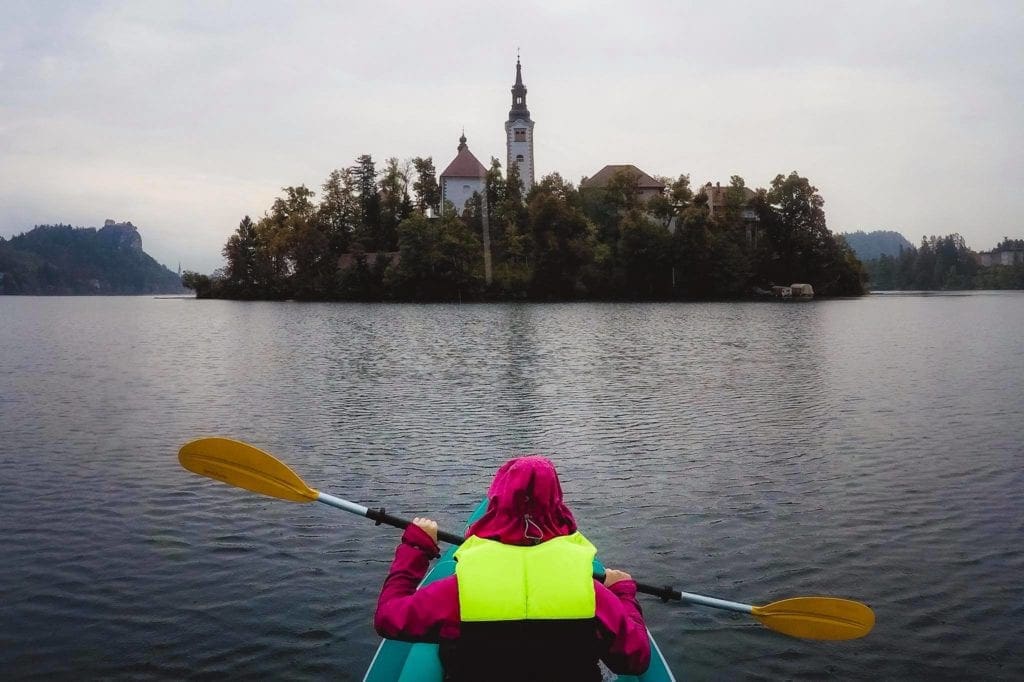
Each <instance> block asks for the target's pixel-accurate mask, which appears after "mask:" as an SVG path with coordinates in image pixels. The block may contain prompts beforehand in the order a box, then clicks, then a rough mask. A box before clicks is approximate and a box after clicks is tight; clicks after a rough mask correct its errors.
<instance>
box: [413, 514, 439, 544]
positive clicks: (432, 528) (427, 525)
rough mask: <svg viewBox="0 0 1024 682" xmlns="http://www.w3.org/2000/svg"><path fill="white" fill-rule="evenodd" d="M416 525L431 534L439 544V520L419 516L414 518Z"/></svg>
mask: <svg viewBox="0 0 1024 682" xmlns="http://www.w3.org/2000/svg"><path fill="white" fill-rule="evenodd" d="M412 523H413V525H414V526H417V527H418V528H419V529H420V530H422V531H423V532H424V533H426V534H427V535H429V536H430V539H431V540H433V541H434V544H435V545H436V544H437V521H431V520H430V519H428V518H424V517H422V516H417V517H416V518H415V519H413V520H412Z"/></svg>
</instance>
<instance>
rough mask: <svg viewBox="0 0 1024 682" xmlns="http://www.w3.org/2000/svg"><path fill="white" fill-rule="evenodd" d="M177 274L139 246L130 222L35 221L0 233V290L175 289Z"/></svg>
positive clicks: (173, 291)
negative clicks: (27, 228)
mask: <svg viewBox="0 0 1024 682" xmlns="http://www.w3.org/2000/svg"><path fill="white" fill-rule="evenodd" d="M184 292H185V289H184V288H183V287H182V286H181V278H180V277H178V275H177V274H175V273H174V272H171V271H170V270H168V269H167V268H165V267H164V266H163V265H160V264H159V263H157V262H156V261H155V260H153V258H151V257H150V256H148V255H147V254H146V253H145V252H144V251H143V250H142V237H141V236H140V235H139V231H138V229H136V227H135V226H134V225H132V224H131V223H130V222H128V223H115V222H114V221H113V220H108V221H106V224H105V225H104V226H103V227H102V228H99V229H96V228H95V227H72V226H70V225H39V226H37V227H36V228H34V229H32V230H30V231H28V232H25V233H24V234H20V235H18V236H16V237H12V238H11V239H9V240H4V239H3V238H0V294H55V295H66V294H108V295H109V294H180V293H184Z"/></svg>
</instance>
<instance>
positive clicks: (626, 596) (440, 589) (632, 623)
mask: <svg viewBox="0 0 1024 682" xmlns="http://www.w3.org/2000/svg"><path fill="white" fill-rule="evenodd" d="M487 499H488V505H487V511H486V512H485V513H484V515H483V516H482V517H480V519H479V520H477V521H476V522H475V523H474V524H473V525H471V526H470V527H469V528H468V529H467V530H466V537H469V536H470V535H477V536H479V537H482V538H487V539H491V540H498V541H500V542H503V543H505V544H513V545H533V544H536V543H537V542H543V541H545V540H550V539H551V538H553V537H557V536H559V535H569V534H571V533H574V532H575V531H576V520H575V519H574V518H573V516H572V513H571V512H570V511H569V509H568V508H567V507H566V506H565V504H564V502H563V501H562V486H561V484H560V483H559V481H558V475H557V473H556V472H555V467H554V465H553V464H552V463H551V462H550V461H549V460H548V459H546V458H544V457H539V456H536V455H530V456H528V457H520V458H517V459H512V460H509V461H508V462H506V463H505V464H503V465H502V466H501V468H500V469H498V473H497V474H496V475H495V477H494V481H493V483H491V487H490V489H489V490H488V491H487ZM439 555H440V552H439V551H438V546H437V544H436V543H435V542H434V541H433V540H431V539H430V536H429V535H427V534H426V533H425V532H424V531H423V530H421V529H420V528H418V527H417V526H414V525H411V524H410V525H409V527H408V528H406V529H405V532H404V534H403V535H402V541H401V543H400V544H399V545H398V549H397V550H396V551H395V560H394V562H392V564H391V572H390V573H389V574H388V577H387V579H386V580H385V581H384V587H383V588H382V589H381V593H380V598H379V599H378V601H377V612H376V614H375V615H374V620H373V623H374V627H375V628H376V629H377V632H378V633H379V634H380V635H381V637H387V638H389V639H401V640H406V641H419V642H440V641H441V640H446V639H449V640H454V639H458V637H459V588H458V583H457V582H456V581H457V578H456V576H454V575H452V576H449V577H446V578H442V579H441V580H438V581H435V582H433V583H431V584H430V585H427V586H425V587H423V589H420V590H417V589H416V588H417V586H418V585H419V584H420V581H422V580H423V577H424V576H425V575H426V574H427V569H428V568H429V564H430V559H432V558H434V557H437V556H439ZM594 593H595V596H596V598H597V599H596V602H597V612H596V614H595V624H594V637H595V638H596V639H597V640H598V641H599V643H600V649H601V650H602V651H604V652H605V653H604V655H602V657H601V660H603V661H604V663H605V665H607V666H608V668H609V669H611V671H612V672H615V673H620V674H633V675H636V674H640V673H642V672H643V671H645V670H647V666H648V665H649V663H650V659H651V647H650V641H649V640H648V638H647V629H646V627H645V625H644V619H643V613H642V612H641V610H640V605H639V604H638V603H637V600H636V583H635V582H634V581H632V580H621V581H619V582H617V583H615V584H614V585H612V586H611V587H605V586H604V585H603V584H601V583H599V582H598V581H596V580H595V581H594Z"/></svg>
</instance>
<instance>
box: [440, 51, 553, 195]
mask: <svg viewBox="0 0 1024 682" xmlns="http://www.w3.org/2000/svg"><path fill="white" fill-rule="evenodd" d="M505 151H506V161H505V168H511V167H512V164H513V163H514V164H515V165H516V167H517V168H518V169H519V178H520V180H521V181H522V185H523V194H524V195H525V194H526V193H527V192H529V191H530V188H531V187H533V183H534V162H533V119H531V118H530V110H529V109H527V108H526V86H525V85H523V67H522V65H521V64H520V63H519V57H516V82H515V85H513V86H512V108H511V109H509V112H508V120H507V121H505ZM486 175H487V168H486V167H484V165H483V164H482V163H480V160H479V159H478V158H476V156H474V154H473V152H471V151H470V150H469V145H468V144H466V133H465V131H463V133H462V136H461V137H460V138H459V147H458V153H457V154H456V155H455V158H454V159H452V162H451V163H449V164H448V166H447V167H446V168H445V169H444V171H443V172H442V173H441V182H440V184H441V205H442V206H444V204H445V202H446V201H450V202H452V204H453V205H454V206H455V209H456V211H458V212H459V213H461V212H462V209H463V207H465V205H466V202H467V201H469V199H471V198H472V196H473V194H474V192H478V193H480V194H483V191H484V179H485V177H486Z"/></svg>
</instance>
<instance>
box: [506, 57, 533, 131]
mask: <svg viewBox="0 0 1024 682" xmlns="http://www.w3.org/2000/svg"><path fill="white" fill-rule="evenodd" d="M517 118H520V119H524V120H529V119H530V110H529V109H527V108H526V86H525V85H523V66H522V64H520V63H519V57H518V56H517V57H516V84H515V85H513V86H512V108H511V109H509V112H508V120H510V121H514V120H516V119H517Z"/></svg>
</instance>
